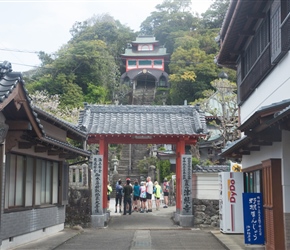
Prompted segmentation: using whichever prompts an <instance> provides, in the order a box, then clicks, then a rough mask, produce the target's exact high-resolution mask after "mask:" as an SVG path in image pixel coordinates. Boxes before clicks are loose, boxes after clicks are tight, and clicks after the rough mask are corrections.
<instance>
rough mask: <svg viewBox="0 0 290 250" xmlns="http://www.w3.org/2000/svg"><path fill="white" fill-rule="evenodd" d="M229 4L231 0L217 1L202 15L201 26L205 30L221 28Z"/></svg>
mask: <svg viewBox="0 0 290 250" xmlns="http://www.w3.org/2000/svg"><path fill="white" fill-rule="evenodd" d="M229 4H230V0H215V1H214V3H213V4H212V5H211V6H210V7H209V8H208V10H207V11H206V12H205V13H203V14H202V15H201V16H202V20H201V25H203V27H204V28H205V29H213V28H221V27H222V24H223V20H224V18H225V16H226V12H227V10H228V7H229Z"/></svg>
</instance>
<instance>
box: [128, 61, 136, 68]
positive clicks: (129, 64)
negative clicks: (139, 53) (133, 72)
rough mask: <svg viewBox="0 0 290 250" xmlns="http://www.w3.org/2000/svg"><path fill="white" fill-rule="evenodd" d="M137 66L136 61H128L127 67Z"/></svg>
mask: <svg viewBox="0 0 290 250" xmlns="http://www.w3.org/2000/svg"><path fill="white" fill-rule="evenodd" d="M136 65H137V62H136V60H128V67H135V66H136Z"/></svg>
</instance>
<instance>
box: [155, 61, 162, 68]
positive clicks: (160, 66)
mask: <svg viewBox="0 0 290 250" xmlns="http://www.w3.org/2000/svg"><path fill="white" fill-rule="evenodd" d="M154 68H162V60H154Z"/></svg>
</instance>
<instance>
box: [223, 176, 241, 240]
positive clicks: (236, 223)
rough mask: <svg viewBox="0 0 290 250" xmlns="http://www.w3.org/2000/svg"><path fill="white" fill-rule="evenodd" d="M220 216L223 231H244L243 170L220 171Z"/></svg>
mask: <svg viewBox="0 0 290 250" xmlns="http://www.w3.org/2000/svg"><path fill="white" fill-rule="evenodd" d="M219 187H220V188H219V189H220V190H219V192H220V195H219V216H220V231H221V232H222V233H228V234H230V233H244V220H243V196H242V194H243V192H244V181H243V173H242V172H221V173H219Z"/></svg>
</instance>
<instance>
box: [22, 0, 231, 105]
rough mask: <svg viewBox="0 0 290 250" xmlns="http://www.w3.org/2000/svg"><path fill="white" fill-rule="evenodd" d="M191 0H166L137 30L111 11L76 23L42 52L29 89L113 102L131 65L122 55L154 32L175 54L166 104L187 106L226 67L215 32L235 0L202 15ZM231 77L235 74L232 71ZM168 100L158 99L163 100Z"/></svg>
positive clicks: (218, 0) (64, 98) (79, 100)
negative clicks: (66, 37)
mask: <svg viewBox="0 0 290 250" xmlns="http://www.w3.org/2000/svg"><path fill="white" fill-rule="evenodd" d="M190 3H191V1H189V0H164V2H163V3H162V4H159V5H157V6H156V11H154V12H152V13H151V14H150V16H148V17H147V18H146V19H145V20H144V21H143V22H142V24H141V26H140V32H139V33H134V32H133V31H132V30H131V29H130V28H129V27H127V26H126V25H123V24H121V23H120V22H119V21H116V20H114V18H113V17H111V16H110V15H108V14H105V15H101V16H93V17H91V18H89V19H87V20H85V21H83V22H76V23H75V24H74V25H73V27H72V28H71V30H70V32H71V35H72V38H71V39H70V41H68V42H67V44H65V45H64V46H63V47H62V48H61V49H59V50H58V51H57V52H56V53H55V54H47V53H45V52H40V53H39V58H40V60H41V62H42V64H41V67H40V68H39V69H38V70H37V71H34V72H29V74H28V76H29V78H27V79H26V83H27V85H26V86H27V89H28V90H29V93H31V94H33V93H34V92H36V91H42V92H43V91H46V93H47V95H48V96H54V95H58V96H59V105H58V106H59V108H64V107H65V108H69V109H73V108H79V107H82V105H83V103H84V102H89V103H101V104H104V103H113V101H114V93H115V92H116V91H118V92H120V91H121V92H122V93H123V92H124V96H126V93H125V92H126V90H123V89H122V87H123V86H120V84H119V83H120V75H121V74H122V73H123V72H124V70H125V68H124V65H123V62H122V60H121V59H120V55H121V54H123V53H124V51H125V48H126V46H127V44H128V43H130V42H131V41H133V40H135V39H136V36H137V35H138V34H143V35H144V34H146V35H154V36H155V37H156V39H157V40H159V42H160V44H161V45H164V46H165V47H166V48H167V52H168V53H170V60H169V61H168V62H167V64H166V71H167V72H168V73H169V79H170V84H171V89H170V91H169V92H167V98H166V103H167V104H173V105H181V104H183V103H184V100H187V102H194V101H195V100H197V99H199V98H204V97H205V96H204V94H203V93H204V91H205V90H210V89H213V87H212V86H211V84H210V83H211V82H212V81H213V80H215V79H216V78H217V75H218V73H219V72H220V71H221V69H219V68H218V67H217V66H216V65H215V64H214V57H215V55H216V54H217V53H218V45H217V43H216V42H215V39H214V38H215V37H216V36H217V35H218V32H219V29H220V27H221V25H222V20H223V17H224V15H225V13H226V9H227V6H228V3H229V0H215V1H214V3H213V4H212V5H211V7H210V8H209V9H208V10H207V11H206V12H205V13H203V14H202V16H199V15H198V14H196V13H194V10H193V11H192V10H191V9H190ZM227 73H228V75H229V76H230V77H229V80H233V79H234V73H232V72H228V71H227ZM163 102H164V101H160V102H157V103H158V104H162V103H163Z"/></svg>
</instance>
